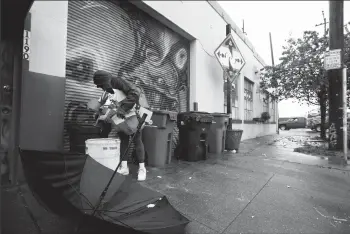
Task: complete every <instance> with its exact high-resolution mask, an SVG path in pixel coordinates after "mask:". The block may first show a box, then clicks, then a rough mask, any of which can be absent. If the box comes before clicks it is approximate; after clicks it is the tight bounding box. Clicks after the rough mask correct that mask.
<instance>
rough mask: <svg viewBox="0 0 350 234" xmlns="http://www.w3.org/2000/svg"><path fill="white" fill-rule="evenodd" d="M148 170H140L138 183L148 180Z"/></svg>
mask: <svg viewBox="0 0 350 234" xmlns="http://www.w3.org/2000/svg"><path fill="white" fill-rule="evenodd" d="M146 172H147V171H146V168H142V167H141V168H139V171H138V174H137V180H138V181H144V180H146Z"/></svg>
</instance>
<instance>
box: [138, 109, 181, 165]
mask: <svg viewBox="0 0 350 234" xmlns="http://www.w3.org/2000/svg"><path fill="white" fill-rule="evenodd" d="M176 117H177V112H172V111H164V110H154V111H153V115H152V121H153V124H152V125H151V126H145V128H144V129H143V131H142V132H143V133H142V138H143V144H144V146H145V152H146V160H147V165H148V166H151V167H163V166H165V165H166V164H169V163H170V161H171V149H172V147H171V146H172V139H173V130H174V127H175V122H176Z"/></svg>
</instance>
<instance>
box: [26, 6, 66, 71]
mask: <svg viewBox="0 0 350 234" xmlns="http://www.w3.org/2000/svg"><path fill="white" fill-rule="evenodd" d="M30 12H31V14H32V20H31V38H30V58H29V71H32V72H36V73H42V74H46V75H52V76H58V77H65V72H66V44H67V17H68V1H35V2H34V3H33V5H32V7H31V9H30Z"/></svg>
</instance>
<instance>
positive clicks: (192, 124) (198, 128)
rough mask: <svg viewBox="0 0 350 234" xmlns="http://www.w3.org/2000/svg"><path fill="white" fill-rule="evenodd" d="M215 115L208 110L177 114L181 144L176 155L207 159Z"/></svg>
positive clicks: (195, 159)
mask: <svg viewBox="0 0 350 234" xmlns="http://www.w3.org/2000/svg"><path fill="white" fill-rule="evenodd" d="M212 122H213V116H212V115H211V114H210V113H207V112H195V111H191V112H182V113H179V114H178V116H177V126H178V128H179V138H180V139H179V140H180V142H179V145H178V147H177V148H176V152H175V154H176V156H177V157H178V158H179V159H182V160H185V161H190V162H195V161H199V160H205V159H206V158H207V152H208V142H207V140H208V132H209V129H210V126H211V124H212Z"/></svg>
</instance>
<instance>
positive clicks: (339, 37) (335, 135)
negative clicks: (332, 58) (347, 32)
mask: <svg viewBox="0 0 350 234" xmlns="http://www.w3.org/2000/svg"><path fill="white" fill-rule="evenodd" d="M343 10H344V1H342V0H340V1H329V50H335V49H341V64H342V65H343V64H344V62H343V61H344V54H343V53H344V25H343V24H344V22H343V21H344V12H343ZM342 70H343V68H340V69H333V70H329V71H328V72H327V76H328V81H329V89H328V90H329V91H328V92H329V124H330V125H329V126H330V127H329V149H330V150H342V149H343V146H344V142H343V140H344V138H343V129H342V127H343V116H344V112H343V111H345V112H346V110H343V107H342V106H343V105H342V104H343V95H346V94H345V93H343V85H342V75H343V74H342ZM344 127H346V126H344Z"/></svg>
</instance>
